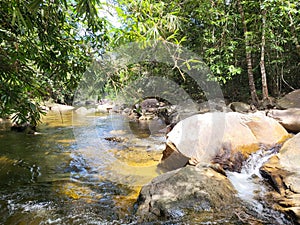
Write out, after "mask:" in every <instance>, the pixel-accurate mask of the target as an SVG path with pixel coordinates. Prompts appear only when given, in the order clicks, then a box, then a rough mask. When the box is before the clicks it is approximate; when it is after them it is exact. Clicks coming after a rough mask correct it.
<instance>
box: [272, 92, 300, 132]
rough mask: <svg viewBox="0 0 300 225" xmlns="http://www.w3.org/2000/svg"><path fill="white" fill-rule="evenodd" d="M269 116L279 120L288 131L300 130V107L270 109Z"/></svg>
mask: <svg viewBox="0 0 300 225" xmlns="http://www.w3.org/2000/svg"><path fill="white" fill-rule="evenodd" d="M299 97H300V96H299ZM267 116H269V117H272V118H274V119H275V120H277V121H278V122H279V123H280V124H281V125H282V126H283V127H284V128H285V129H287V130H288V131H291V132H296V133H297V132H300V108H289V109H286V110H270V111H269V112H268V113H267Z"/></svg>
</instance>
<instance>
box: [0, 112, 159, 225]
mask: <svg viewBox="0 0 300 225" xmlns="http://www.w3.org/2000/svg"><path fill="white" fill-rule="evenodd" d="M132 129H134V128H132V127H130V126H129V121H128V120H126V119H125V118H124V117H120V116H119V115H115V116H114V115H107V114H91V115H87V116H78V115H76V114H75V113H74V112H72V111H68V112H62V113H58V112H50V113H49V114H48V115H47V116H46V117H44V118H43V124H41V125H40V126H39V128H38V133H37V135H26V134H24V133H15V132H4V131H3V132H2V133H0V146H1V151H0V224H29V223H30V224H87V223H90V224H114V223H115V222H114V221H118V222H117V224H120V223H122V221H123V219H122V218H125V217H126V215H130V214H132V210H133V204H134V202H135V201H136V199H137V196H138V194H139V191H140V188H141V186H142V185H144V184H145V183H147V182H149V181H150V180H151V179H152V178H153V177H155V176H157V175H158V174H157V172H156V165H157V164H158V162H159V159H160V156H161V151H162V149H163V148H164V144H163V143H164V137H163V136H162V135H149V134H148V133H147V135H143V132H144V131H140V130H138V129H139V126H136V129H137V130H132ZM109 137H116V138H117V140H118V139H120V140H123V141H120V142H116V141H109V140H106V139H105V138H109ZM142 137H144V138H142ZM124 223H125V222H124Z"/></svg>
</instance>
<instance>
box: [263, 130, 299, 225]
mask: <svg viewBox="0 0 300 225" xmlns="http://www.w3.org/2000/svg"><path fill="white" fill-rule="evenodd" d="M260 171H261V174H262V175H263V176H264V177H265V178H266V179H267V180H268V181H269V182H270V184H271V185H272V186H273V187H274V189H275V191H277V192H278V193H279V196H278V195H276V194H275V193H273V196H275V198H276V200H277V205H276V207H277V208H278V209H280V210H282V211H284V212H286V213H288V214H289V215H290V216H291V217H292V218H293V219H294V221H295V223H297V224H300V133H299V134H297V135H296V136H294V137H293V138H291V139H289V140H288V141H286V142H285V143H284V145H283V146H282V148H281V149H280V151H279V154H277V155H276V156H273V157H272V158H271V159H270V160H269V161H268V162H267V163H266V164H265V165H264V166H263V167H262V168H261V169H260ZM276 196H277V197H276Z"/></svg>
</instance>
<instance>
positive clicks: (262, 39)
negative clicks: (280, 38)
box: [260, 9, 269, 100]
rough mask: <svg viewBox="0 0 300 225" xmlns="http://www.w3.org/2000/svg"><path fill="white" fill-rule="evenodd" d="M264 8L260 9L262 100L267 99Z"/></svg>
mask: <svg viewBox="0 0 300 225" xmlns="http://www.w3.org/2000/svg"><path fill="white" fill-rule="evenodd" d="M265 35H266V10H265V9H263V11H262V34H261V55H260V72H261V82H262V94H263V100H266V99H269V93H268V84H267V74H266V68H265V45H266V39H265V38H266V37H265Z"/></svg>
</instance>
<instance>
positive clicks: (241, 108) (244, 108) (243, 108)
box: [228, 102, 251, 113]
mask: <svg viewBox="0 0 300 225" xmlns="http://www.w3.org/2000/svg"><path fill="white" fill-rule="evenodd" d="M228 107H229V108H230V109H231V110H232V111H233V112H240V113H243V112H244V113H247V112H250V111H251V107H250V105H248V104H246V103H243V102H232V103H230V104H229V105H228Z"/></svg>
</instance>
